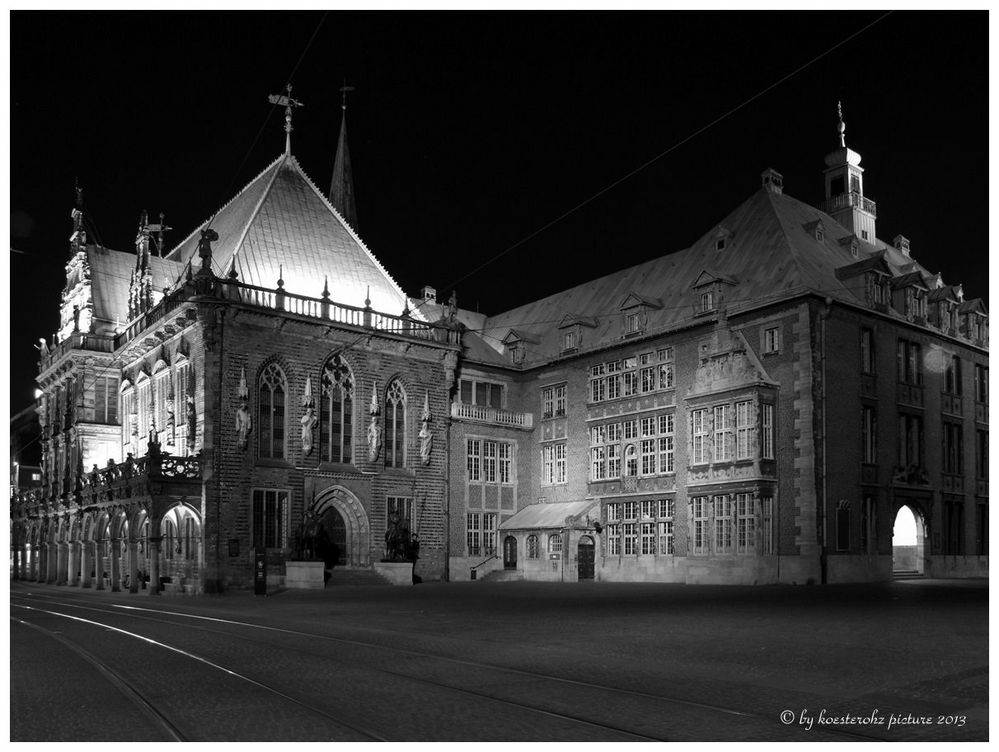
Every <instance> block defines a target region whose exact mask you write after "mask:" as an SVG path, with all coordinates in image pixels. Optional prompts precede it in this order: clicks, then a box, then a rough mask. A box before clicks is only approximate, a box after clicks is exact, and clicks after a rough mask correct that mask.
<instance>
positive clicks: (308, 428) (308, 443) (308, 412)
mask: <svg viewBox="0 0 999 752" xmlns="http://www.w3.org/2000/svg"><path fill="white" fill-rule="evenodd" d="M302 407H303V408H305V412H304V413H303V414H302V417H301V419H300V422H301V424H302V452H304V453H305V454H306V455H309V454H312V432H313V430H314V429H315V427H316V424H317V423H318V422H319V418H317V417H316V410H315V401H314V400H313V398H312V377H311V376H306V377H305V394H304V395H303V396H302Z"/></svg>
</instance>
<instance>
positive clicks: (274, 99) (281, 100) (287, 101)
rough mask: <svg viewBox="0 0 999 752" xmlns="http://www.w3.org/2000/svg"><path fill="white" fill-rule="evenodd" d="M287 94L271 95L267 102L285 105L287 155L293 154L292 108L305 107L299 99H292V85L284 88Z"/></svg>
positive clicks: (285, 148)
mask: <svg viewBox="0 0 999 752" xmlns="http://www.w3.org/2000/svg"><path fill="white" fill-rule="evenodd" d="M284 89H285V92H286V93H285V94H269V95H268V96H267V101H268V102H270V103H271V104H283V105H284V132H285V134H286V135H285V141H284V150H285V153H286V154H290V153H291V131H292V127H291V108H292V107H305V105H304V104H303V103H302V102H299V101H298V100H297V99H292V98H291V84H287V85H285V87H284Z"/></svg>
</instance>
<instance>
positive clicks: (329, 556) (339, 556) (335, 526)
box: [316, 506, 347, 567]
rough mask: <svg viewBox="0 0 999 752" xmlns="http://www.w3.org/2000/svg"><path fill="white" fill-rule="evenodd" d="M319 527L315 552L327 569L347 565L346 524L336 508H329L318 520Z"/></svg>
mask: <svg viewBox="0 0 999 752" xmlns="http://www.w3.org/2000/svg"><path fill="white" fill-rule="evenodd" d="M319 525H320V527H321V530H320V533H319V541H318V543H317V544H316V548H317V552H318V554H319V556H320V557H322V559H323V561H324V562H326V566H327V567H334V566H339V567H342V566H344V565H345V564H346V563H347V523H346V522H344V519H343V515H342V514H340V511H339V510H338V509H337V508H336V507H332V506H331V507H329V508H328V509H327V510H326V512H325V513H324V514H323V516H322V517H320V518H319Z"/></svg>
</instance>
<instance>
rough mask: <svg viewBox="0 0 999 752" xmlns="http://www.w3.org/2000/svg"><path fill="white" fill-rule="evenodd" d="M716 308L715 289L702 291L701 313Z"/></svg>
mask: <svg viewBox="0 0 999 752" xmlns="http://www.w3.org/2000/svg"><path fill="white" fill-rule="evenodd" d="M713 310H715V293H714V291H713V290H708V291H707V292H702V293H701V313H708V312H709V311H713Z"/></svg>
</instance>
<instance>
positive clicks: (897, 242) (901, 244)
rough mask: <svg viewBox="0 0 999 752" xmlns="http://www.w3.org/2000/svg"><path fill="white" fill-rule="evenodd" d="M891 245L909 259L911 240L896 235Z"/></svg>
mask: <svg viewBox="0 0 999 752" xmlns="http://www.w3.org/2000/svg"><path fill="white" fill-rule="evenodd" d="M891 243H892V245H893V246H895V248H897V249H898V250H900V251H901V252H902V255H903V256H905V257H906V258H909V239H908V238H907V237H905V235H896V236H895V239H894V240H893V241H891Z"/></svg>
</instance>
